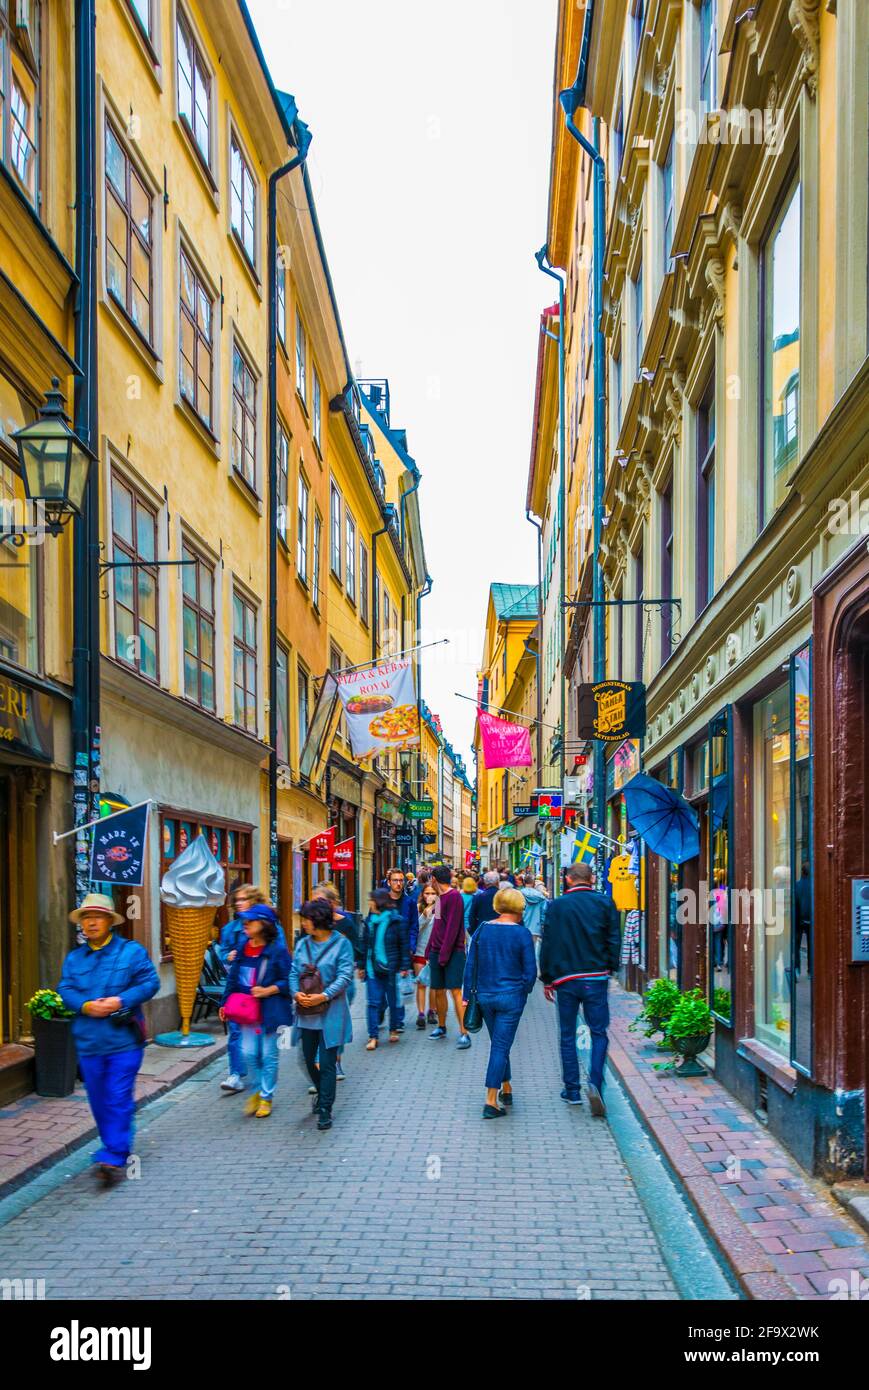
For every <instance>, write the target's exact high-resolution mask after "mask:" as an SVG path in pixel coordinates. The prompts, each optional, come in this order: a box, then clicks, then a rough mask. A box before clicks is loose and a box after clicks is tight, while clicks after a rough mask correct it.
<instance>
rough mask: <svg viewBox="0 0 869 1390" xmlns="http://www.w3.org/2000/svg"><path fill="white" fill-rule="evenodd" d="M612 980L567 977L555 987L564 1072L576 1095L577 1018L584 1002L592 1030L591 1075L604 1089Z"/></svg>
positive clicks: (568, 1087) (566, 1084) (571, 1093)
mask: <svg viewBox="0 0 869 1390" xmlns="http://www.w3.org/2000/svg"><path fill="white" fill-rule="evenodd" d="M608 990H609V980H566V981H565V982H564V984H563V985H559V986H558V988H557V990H556V991H555V999H556V1002H557V1004H558V1025H559V1029H560V1032H561V1074H562V1077H563V1078H564V1089H565V1090H566V1091H567V1093H568V1095H569V1096H570V1097H571V1098H572V1099H576V1098H577V1097H578V1096H579V1055H578V1053H577V1051H576V1019H577V1015H578V1013H579V1006H580V1004H581V1005H582V1013H583V1017H584V1019H585V1021H586V1024H587V1025H588V1030H589V1032H590V1033H591V1066H590V1067H589V1069H588V1079H589V1081H590V1082H591V1084H592V1086H596V1087H597V1089H598V1090H599V1091H603V1068H604V1062H605V1061H606V1051H607V1035H606V1030H607V1027H608V1026H609V1021H610V1008H609V1000H608V998H607V992H608Z"/></svg>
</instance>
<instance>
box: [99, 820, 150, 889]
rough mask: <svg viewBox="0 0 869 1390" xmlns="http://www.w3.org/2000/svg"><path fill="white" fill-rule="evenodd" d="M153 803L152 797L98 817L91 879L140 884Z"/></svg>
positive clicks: (139, 885) (138, 886) (132, 886)
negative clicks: (122, 809)
mask: <svg viewBox="0 0 869 1390" xmlns="http://www.w3.org/2000/svg"><path fill="white" fill-rule="evenodd" d="M150 805H151V803H150V801H145V802H143V803H142V805H141V806H133V807H131V808H130V810H129V811H119V812H115V813H111V812H110V813H109V815H108V816H107V817H106V818H105V820H104V822H100V821H97V823H96V825H95V826H94V828H93V840H92V842H91V872H90V876H91V882H92V883H118V884H123V885H124V886H125V887H127V888H141V886H142V884H143V882H144V875H145V850H146V846H147V843H148V810H149V807H150Z"/></svg>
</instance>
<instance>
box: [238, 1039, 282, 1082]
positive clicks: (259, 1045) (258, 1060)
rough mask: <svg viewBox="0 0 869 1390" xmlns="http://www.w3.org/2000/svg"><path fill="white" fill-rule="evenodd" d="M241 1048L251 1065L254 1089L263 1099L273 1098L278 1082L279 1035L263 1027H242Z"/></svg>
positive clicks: (249, 1065)
mask: <svg viewBox="0 0 869 1390" xmlns="http://www.w3.org/2000/svg"><path fill="white" fill-rule="evenodd" d="M241 1049H242V1052H243V1054H244V1060H245V1063H246V1065H247V1066H248V1067H250V1071H251V1075H252V1077H253V1086H254V1090H256V1091H259V1093H260V1095H261V1096H262V1098H263V1100H271V1098H272V1096H273V1095H274V1093H275V1087H276V1086H277V1084H278V1035H277V1032H274V1033H264V1032H263V1031H262V1029H261V1028H242V1030H241Z"/></svg>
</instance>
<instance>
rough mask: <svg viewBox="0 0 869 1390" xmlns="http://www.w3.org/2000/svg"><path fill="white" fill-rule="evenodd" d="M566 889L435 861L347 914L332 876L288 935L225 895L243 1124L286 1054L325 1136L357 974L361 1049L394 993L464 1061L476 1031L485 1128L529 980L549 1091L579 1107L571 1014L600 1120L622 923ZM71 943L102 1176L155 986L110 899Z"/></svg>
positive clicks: (129, 1123) (118, 1136) (92, 900)
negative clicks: (552, 1079) (552, 1014)
mask: <svg viewBox="0 0 869 1390" xmlns="http://www.w3.org/2000/svg"><path fill="white" fill-rule="evenodd" d="M564 889H565V891H564V892H563V894H561V895H560V896H559V897H556V898H554V899H552V900H550V898H549V895H548V893H547V890H546V888H545V886H544V884H543V883H542V881H541V880H540V879H538V878H536V877H535V875H534V873H532V872H527V873H525V874H523V875H522V876H521V877H520V878H519V879H518V880H517V878H516V877H515V875H513V874H512V873H510V871H509V870H508V868H507V866H506V865H499V866H497V867H496V868H491V869H488V870H487V871H486V872H485V873H484V874H483V875H482V877H481V878H480V877H478V876H477V875H475V874H466V875H464V876H463V877H462V878H459V876H458V875H457V873H456V872H455V871H453V870H452V869H450V868H449V867H447V866H446V865H443V864H437V865H435V866H433V867H426V868H423V869H421V870H420V871H419V873H418V874H417V875H416V876H413V875H405V874H404V873H403V872H402V871H401V870H399V869H394V870H392V871H391V872H390V873H389V874H388V875H387V877H386V880H385V882H384V884H383V886H382V887H379V888H377V889H376V890H375V891H374V893H373V895H372V897H371V901H370V903H369V909H368V912H367V914H366V915H365V917H364V919H363V920H362V921H361V923H359V921H358V919H357V916H356V914H354V913H350V912H346V911H345V910H344V908H343V906H342V903H341V896H340V894H339V892H338V889H337V888H336V886H335V885H334V884H332V883H321V884H319V885H318V886H317V888H316V889H315V890H314V893H313V896H312V898H311V900H310V901H309V902H306V903H304V904H303V905H302V907H301V909H300V912H299V917H300V921H301V932H300V934H299V937H298V939H297V940H296V941H295V942H294V943H292V949H291V944H290V943H289V942H288V941H287V938H286V934H285V932H284V929H283V927H282V925H281V923H280V921H279V920H278V916H277V913H276V912H275V910H274V908H273V907H272V905H271V904H270V903H269V902H268V899H267V897H266V895H265V894H264V893H263V892H262V890H261V889H259V888H257V887H256V886H254V885H251V884H242V885H239V886H238V887H237V888H236V889H235V890H234V891H233V893H232V896H231V902H230V907H231V911H232V916H231V918H230V920H229V921H228V922H227V924H226V925H225V926H224V928H223V929H222V931H221V933H220V940H219V944H218V954H219V956H220V958H221V960H222V962H223V964H224V967H225V970H226V981H225V986H224V990H223V998H222V1003H221V1007H220V1017H221V1019H222V1020H223V1021H224V1022H225V1024H226V1027H227V1031H228V1058H229V1074H228V1075H227V1077H226V1079H225V1080H224V1081H223V1082H221V1089H222V1091H223V1092H224V1094H225V1095H227V1096H232V1095H235V1094H237V1093H239V1092H242V1091H248V1092H249V1094H248V1098H247V1101H246V1103H245V1107H244V1109H245V1112H246V1114H247V1115H249V1116H251V1117H253V1118H256V1119H267V1118H268V1117H269V1116H270V1115H271V1113H272V1106H273V1102H274V1096H275V1090H276V1087H277V1084H278V1072H279V1066H280V1060H281V1054H282V1053H283V1052H285V1051H287V1050H288V1049H289V1047H295V1048H298V1056H299V1059H300V1063H301V1066H302V1069H303V1071H304V1074H305V1075H306V1078H307V1080H308V1081H309V1093H310V1096H311V1105H312V1110H313V1111H314V1112H315V1113H316V1116H317V1127H318V1129H320V1130H328V1129H330V1128H331V1127H332V1123H333V1119H332V1115H333V1109H334V1105H335V1097H336V1091H337V1082H338V1081H341V1080H343V1079H344V1072H343V1068H342V1053H343V1050H344V1048H345V1047H346V1046H347V1045H348V1044H349V1043H350V1042H351V1041H352V1038H353V1028H352V1021H351V1013H350V1005H351V1004H352V1002H353V997H354V994H355V989H356V983H355V981H356V979H358V980H359V981H360V982H361V983H364V987H365V1002H366V1008H365V1022H366V1032H367V1041H366V1044H365V1047H366V1050H367V1051H368V1052H375V1051H377V1049H378V1048H379V1047H380V1034H381V1031H382V1029H383V1028H384V1026H386V1028H387V1030H388V1031H387V1039H388V1043H389V1044H390V1045H393V1046H394V1045H396V1044H398V1043H399V1042H400V1040H401V1035H402V1034H403V1032H404V1031H405V1004H404V998H405V997H412V996H413V995H414V994H415V1003H416V1028H417V1029H418V1030H419V1031H425V1029H426V1028H430V1029H431V1031H430V1033H429V1038H430V1040H431V1041H432V1042H435V1043H438V1042H444V1041H445V1040H446V1039H447V1038H448V1036H449V1027H448V1020H449V1017H450V1007H449V1005H450V1001H452V1016H453V1018H454V1023H455V1028H456V1040H455V1048H456V1050H458V1051H467V1050H468V1049H470V1048H471V1046H472V1033H473V1032H479V1031H480V1029H481V1028H483V1027H485V1029H486V1031H487V1033H488V1037H489V1057H488V1063H487V1068H486V1076H485V1103H484V1106H483V1112H482V1113H483V1117H484V1118H485V1119H500V1118H503V1117H504V1116H505V1115H507V1114H509V1113H510V1111H511V1109H512V1107H513V1105H514V1091H513V1074H512V1068H511V1050H512V1048H513V1045H514V1040H515V1038H516V1033H517V1030H518V1028H519V1024H520V1021H521V1018H522V1014H523V1011H524V1009H525V1005H526V1003H527V1001H528V998H529V996H530V994H531V992H532V990H533V989H534V986H535V984H536V983H537V981H538V979H539V980H540V981H541V983H542V985H543V989H544V993H545V996H546V998H547V999H548V1000H549V1001H550V1002H554V1003H555V1004H556V1007H557V1016H558V1028H559V1040H560V1051H561V1070H562V1081H563V1089H562V1091H561V1097H562V1099H563V1100H564V1101H566V1102H567V1103H568V1104H570V1105H579V1104H581V1103H582V1094H581V1084H580V1070H579V1058H578V1054H577V1048H576V1032H577V1019H578V1015H579V1011H580V1009H581V1010H582V1014H583V1017H584V1020H585V1023H586V1025H587V1027H588V1030H589V1033H590V1036H591V1063H590V1067H589V1075H588V1078H587V1082H586V1093H587V1097H588V1101H589V1106H590V1109H591V1112H592V1114H593V1115H596V1116H603V1115H605V1113H606V1107H605V1105H604V1100H603V1090H604V1064H605V1060H606V1052H607V1027H608V1023H609V1008H608V1002H607V992H608V981H609V975H610V974H611V973H613V972H614V971H615V970H616V969H617V968H618V964H619V949H620V928H619V916H618V913H617V911H616V909H615V907H614V906H613V903H612V900H611V899H610V898H608V897H607V896H605V895H604V894H603V893H599V892H597V891H595V889H594V887H593V881H592V871H591V869H590V868H589V867H588V866H587V865H585V864H577V865H574V866H572V867H571V868H569V869H567V870H566V871H565V881H564ZM71 920H72V921H74V922H75V923H76V924H77V925H78V926H79V928H80V931H81V934H82V936H83V937H84V944H82V945H80V946H78V947H77V948H76V949H75V950H73V951H72V952H71V953H70V954H69V956H68V957H67V959H66V961H65V963H64V969H63V976H62V978H61V981H60V984H59V986H58V991H59V993H60V995H61V998H62V999H63V1001H64V1003H65V1005H66V1006H67V1008H69V1009H70V1010H71V1011H72V1012H73V1014H74V1020H73V1032H74V1036H75V1040H76V1045H77V1050H78V1054H79V1063H80V1068H81V1072H82V1076H83V1078H84V1082H85V1086H86V1088H87V1094H88V1100H89V1102H90V1105H91V1109H92V1111H93V1114H94V1118H95V1120H96V1123H97V1127H98V1129H99V1133H100V1138H101V1148H100V1149H99V1150H98V1152H97V1154H96V1156H95V1163H96V1164H97V1170H98V1172H99V1174H100V1176H101V1179H102V1181H103V1182H104V1183H106V1184H108V1183H110V1182H112V1181H114V1180H115V1178H116V1177H117V1176H118V1175H119V1174H120V1172H121V1171H122V1169H123V1167H124V1165H125V1163H126V1160H127V1157H128V1155H129V1154H130V1152H131V1151H132V1134H133V1114H134V1086H135V1080H136V1076H137V1074H138V1071H139V1068H140V1066H141V1062H142V1056H143V1048H144V1040H145V1027H144V1015H143V1014H142V1005H143V1004H144V1003H145V1002H146V1001H147V1000H148V999H150V998H152V997H153V995H154V994H156V993H157V990H158V988H159V978H158V976H157V972H156V970H155V968H154V966H153V964H152V962H151V961H150V959H149V958H148V955H147V953H146V952H145V950H144V948H143V947H141V946H139V945H137V944H136V943H134V942H131V941H128V940H126V939H125V938H123V937H122V936H120V935H118V934H117V933H116V932H115V930H114V928H116V927H117V926H118V925H120V923H121V918H120V917H119V916H118V914H117V913H116V912H115V910H114V905H113V903H112V901H111V899H110V898H107V897H102V896H101V895H99V894H92V895H91V896H90V897H89V898H87V899H86V900H85V902H84V903H83V904H82V907H81V908H80V909H79V910H78V911H77V912H74V913H72V914H71Z"/></svg>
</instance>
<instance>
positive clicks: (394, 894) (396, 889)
mask: <svg viewBox="0 0 869 1390" xmlns="http://www.w3.org/2000/svg"><path fill="white" fill-rule="evenodd" d="M386 886H387V888H388V889H389V897H390V901H391V904H392V907H393V908H394V909H395V911H396V912H397V913H398V915H399V917H400V918H401V920H402V922H403V923H404V929H405V932H406V934H407V939H408V941H409V942H411V943H412V945H414V946H415V945H416V934H417V932H418V931H419V913H418V912H417V910H416V903H415V902H414V901H413V899H412V898H411V896H410V894H409V893H407V892H406V891H405V885H404V874H403V873H402V872H401V869H390V870H389V873H388V874H387V875H386ZM404 1024H405V1006H404V1004H403V1003H402V1000H401V997H400V996H399V1000H398V1032H399V1033H403V1032H404Z"/></svg>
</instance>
